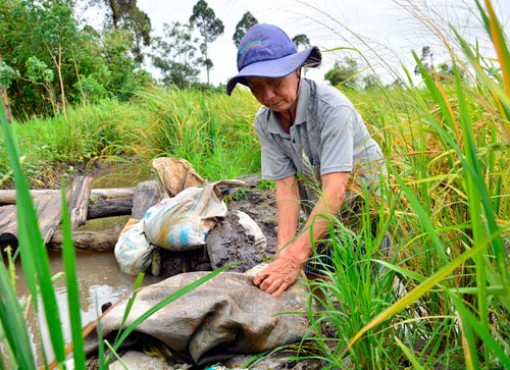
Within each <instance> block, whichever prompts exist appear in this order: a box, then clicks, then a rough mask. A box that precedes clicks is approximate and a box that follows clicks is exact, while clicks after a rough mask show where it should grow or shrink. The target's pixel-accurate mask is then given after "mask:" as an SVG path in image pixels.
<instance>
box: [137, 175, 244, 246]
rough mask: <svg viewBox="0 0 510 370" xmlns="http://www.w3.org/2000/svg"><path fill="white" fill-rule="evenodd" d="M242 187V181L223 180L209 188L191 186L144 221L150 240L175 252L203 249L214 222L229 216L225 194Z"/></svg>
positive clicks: (157, 206) (155, 207)
mask: <svg viewBox="0 0 510 370" xmlns="http://www.w3.org/2000/svg"><path fill="white" fill-rule="evenodd" d="M243 185H244V182H242V181H237V180H223V181H218V182H215V183H211V184H208V185H206V186H192V187H189V188H186V189H184V190H183V191H181V192H180V193H178V194H177V195H176V196H175V197H173V198H170V199H165V200H163V201H162V202H160V203H158V204H156V205H155V206H152V207H151V208H149V209H148V210H147V212H146V213H145V217H144V230H145V235H146V236H147V239H148V240H149V242H151V243H152V244H154V245H156V246H158V247H160V248H164V249H167V250H169V251H173V252H179V251H187V250H193V249H197V248H200V247H202V246H204V245H205V237H206V236H207V232H208V231H209V230H210V229H211V228H212V227H213V226H214V224H215V219H216V218H217V217H225V215H226V214H227V205H226V204H225V202H224V201H223V196H222V192H225V191H226V190H228V189H229V188H231V187H235V186H243Z"/></svg>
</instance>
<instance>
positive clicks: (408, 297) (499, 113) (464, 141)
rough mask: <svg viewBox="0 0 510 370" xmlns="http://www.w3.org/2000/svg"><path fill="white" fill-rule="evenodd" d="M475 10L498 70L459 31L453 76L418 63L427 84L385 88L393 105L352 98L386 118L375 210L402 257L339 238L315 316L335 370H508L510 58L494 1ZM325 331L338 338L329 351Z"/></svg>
mask: <svg viewBox="0 0 510 370" xmlns="http://www.w3.org/2000/svg"><path fill="white" fill-rule="evenodd" d="M476 4H477V6H478V10H479V12H480V18H481V19H482V20H483V22H484V26H485V28H486V30H487V33H488V35H489V37H490V39H491V40H492V41H493V45H494V50H495V51H496V54H497V59H496V60H495V61H494V63H497V65H494V64H493V62H492V61H491V60H489V59H488V58H484V57H483V56H481V55H480V54H479V53H477V49H476V48H475V47H474V46H472V45H469V44H468V43H467V42H466V40H465V39H463V37H462V36H461V35H460V34H459V33H458V32H457V31H456V30H455V29H454V28H453V29H452V30H453V33H454V34H455V35H456V40H455V42H456V43H457V45H458V48H457V49H459V48H460V50H461V51H462V53H460V52H459V53H458V54H452V60H451V62H452V64H453V66H454V68H453V71H454V73H453V75H452V76H451V77H450V79H444V78H440V76H439V74H437V73H436V71H428V70H426V69H425V68H424V67H423V66H422V65H421V63H420V60H419V59H418V58H417V57H416V58H415V60H416V63H417V64H418V65H419V67H420V72H421V74H422V77H423V81H424V85H423V86H422V87H420V86H418V87H411V88H408V89H404V90H399V89H396V90H391V91H388V90H387V91H385V93H384V96H386V97H387V98H388V99H387V100H384V101H383V102H377V101H373V100H371V99H372V98H373V97H374V96H373V95H371V96H367V95H366V94H361V95H359V96H356V95H353V100H354V101H355V105H356V106H358V105H357V104H356V103H357V100H358V99H359V106H361V108H360V110H361V111H362V113H366V115H365V117H366V119H367V121H368V122H369V123H370V122H371V121H372V122H373V121H375V122H377V121H381V120H382V121H383V122H385V124H383V125H382V126H378V128H375V129H373V130H372V131H373V132H375V134H376V136H377V135H379V137H380V138H381V139H382V140H381V141H380V143H382V145H383V150H384V152H385V153H386V154H387V157H388V170H389V173H390V178H389V180H390V184H391V187H390V189H389V191H387V192H385V194H384V198H385V199H386V200H387V205H386V210H385V211H384V212H377V214H378V215H379V216H382V218H383V219H384V220H383V223H384V224H388V225H389V226H390V230H391V232H392V234H393V241H394V245H393V249H394V251H393V254H392V255H391V257H392V258H390V259H389V260H388V259H387V258H386V259H384V258H383V259H381V258H380V256H377V255H372V254H371V253H366V254H361V255H360V253H359V252H357V251H356V250H354V251H353V250H352V247H351V246H352V245H354V244H359V241H355V240H352V238H349V237H346V236H345V235H337V236H336V237H333V243H334V244H335V246H336V248H335V249H336V250H337V251H336V255H335V256H334V257H335V263H336V271H337V273H336V274H332V275H331V276H330V278H331V279H330V281H323V282H319V283H318V284H317V283H316V285H317V286H316V287H315V289H320V290H322V291H323V292H326V293H328V294H326V298H325V300H324V301H323V302H322V304H323V305H324V306H325V307H327V309H326V310H325V311H324V312H322V313H316V314H314V315H313V316H312V317H313V318H314V320H317V321H316V325H315V327H316V330H317V333H319V338H318V339H317V341H318V343H319V346H320V348H322V351H323V355H322V356H323V358H326V359H327V360H328V363H329V367H330V368H347V367H348V365H346V364H347V363H348V362H346V360H349V361H351V364H353V366H354V367H355V368H357V367H360V368H370V369H385V368H402V367H408V366H414V367H416V368H436V367H439V368H449V369H450V368H458V369H465V368H468V369H480V368H487V369H489V368H510V345H509V344H508V337H509V336H510V324H509V320H508V315H509V313H510V286H509V285H508V282H509V269H508V255H509V252H510V223H509V220H508V215H509V214H510V207H509V199H510V186H509V181H508V177H509V175H510V161H509V158H508V155H509V151H510V130H509V120H508V118H509V115H508V113H509V108H510V99H509V98H510V58H509V55H510V54H509V47H508V39H507V38H506V36H505V35H504V34H503V31H502V29H501V25H500V23H499V21H498V19H497V18H496V15H495V13H494V11H493V9H492V7H491V3H490V1H485V3H484V4H483V6H482V4H481V3H479V2H478V1H476ZM443 39H444V38H443ZM444 40H445V39H444ZM449 46H450V47H449V49H450V50H453V49H454V48H453V47H451V45H449ZM393 102H397V103H396V104H393ZM385 104H391V105H392V107H393V108H392V109H388V108H384V107H383V105H385ZM364 108H365V110H363V109H364ZM391 122H394V123H393V124H392V123H391ZM371 208H372V213H373V212H374V211H373V210H374V209H375V210H377V209H378V208H377V205H372V207H371ZM368 211H369V210H367V212H368ZM367 227H369V225H368V224H366V225H365V229H366V228H367ZM381 232H384V229H383V230H381ZM366 250H367V251H370V248H366ZM370 256H372V263H376V264H379V265H380V266H383V267H384V269H385V271H386V272H390V271H393V272H394V273H395V274H396V275H397V276H398V279H399V280H398V281H400V282H401V286H400V290H398V289H397V287H394V288H393V289H389V288H391V287H390V286H388V284H385V283H388V281H387V280H384V279H383V280H380V281H379V283H381V282H382V284H377V281H374V277H373V272H372V271H369V270H368V269H367V268H366V266H367V264H369V261H367V259H368V258H370ZM364 266H365V268H363V267H364ZM402 287H405V288H406V289H405V290H402V289H401V288H402ZM388 289H389V290H388ZM388 292H392V293H391V294H396V293H399V294H398V295H396V296H395V297H393V298H392V297H391V294H390V293H388ZM325 323H329V324H330V325H331V323H333V327H334V328H335V329H336V333H337V338H338V339H337V341H336V342H333V343H329V345H326V344H327V339H325V338H322V337H321V335H320V333H321V330H322V329H323V326H324V325H325Z"/></svg>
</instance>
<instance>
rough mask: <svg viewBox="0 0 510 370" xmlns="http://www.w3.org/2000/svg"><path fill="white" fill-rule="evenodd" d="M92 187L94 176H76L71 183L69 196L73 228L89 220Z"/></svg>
mask: <svg viewBox="0 0 510 370" xmlns="http://www.w3.org/2000/svg"><path fill="white" fill-rule="evenodd" d="M91 188H92V177H90V176H75V177H74V178H73V183H72V185H71V196H70V197H69V213H70V217H71V229H72V230H76V229H77V228H78V227H79V226H81V225H83V224H84V223H85V222H87V214H88V210H89V194H90V189H91Z"/></svg>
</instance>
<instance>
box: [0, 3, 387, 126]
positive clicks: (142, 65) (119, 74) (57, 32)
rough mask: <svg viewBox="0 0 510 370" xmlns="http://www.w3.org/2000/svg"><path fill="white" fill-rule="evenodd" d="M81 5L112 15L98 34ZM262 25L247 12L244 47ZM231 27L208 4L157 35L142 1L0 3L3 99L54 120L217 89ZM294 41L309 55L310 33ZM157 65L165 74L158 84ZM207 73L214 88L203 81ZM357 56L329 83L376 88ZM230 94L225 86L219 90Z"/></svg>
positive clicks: (19, 113)
mask: <svg viewBox="0 0 510 370" xmlns="http://www.w3.org/2000/svg"><path fill="white" fill-rule="evenodd" d="M78 5H80V6H82V7H87V8H93V9H96V10H98V11H99V12H100V13H101V14H104V19H103V22H102V27H100V29H95V28H94V27H92V26H90V25H89V24H87V22H86V20H84V19H80V16H79V14H78V13H79V9H77V7H78ZM257 23H258V20H257V19H256V18H255V17H254V15H253V14H252V13H250V12H249V11H246V12H245V13H244V14H243V16H242V18H241V19H240V20H239V21H238V23H237V24H236V27H235V31H234V33H233V35H232V42H233V43H234V45H235V46H236V47H237V46H239V43H240V41H241V39H242V37H243V36H244V34H245V33H246V31H247V30H248V29H249V28H250V27H252V26H253V25H255V24H257ZM224 32H225V27H224V24H223V21H222V20H221V19H220V18H219V17H218V16H217V15H216V14H215V12H214V10H213V9H212V8H211V7H210V6H209V5H208V3H207V2H206V1H205V0H198V1H197V2H196V3H195V5H194V6H193V10H192V13H191V14H190V17H189V19H188V22H185V23H180V22H172V23H165V24H164V26H163V31H162V34H161V35H156V34H155V33H154V32H153V28H152V24H151V20H150V17H149V16H148V15H147V14H146V13H145V12H144V11H143V10H142V9H140V8H139V7H138V4H137V0H80V1H76V0H2V1H1V2H0V95H1V96H2V102H3V105H4V110H5V111H6V113H7V115H8V118H9V119H11V112H12V113H13V114H14V115H15V116H16V117H17V118H18V119H21V120H23V119H24V118H26V117H30V116H32V115H43V116H52V115H55V114H57V113H62V114H63V116H64V119H66V111H67V109H68V106H70V105H75V104H80V103H95V102H98V101H100V100H101V99H105V98H114V99H118V100H120V101H123V100H128V99H129V98H130V97H131V96H132V95H133V94H134V93H135V92H136V91H137V90H139V89H141V88H144V87H148V86H151V85H154V84H160V85H165V86H177V87H178V88H181V89H184V88H201V89H204V88H211V86H210V71H211V70H212V69H213V67H214V63H213V61H212V60H211V58H210V52H209V51H210V46H211V44H212V43H214V42H215V41H216V40H217V38H218V37H219V36H221V35H223V34H224ZM292 40H293V41H294V43H295V44H296V45H297V46H298V48H299V49H301V50H303V49H305V48H307V47H310V45H311V43H310V40H309V39H308V37H307V35H305V34H298V35H295V36H294V37H293V38H292ZM148 65H152V66H153V67H154V68H155V69H157V70H158V71H159V72H160V77H159V78H158V79H157V80H156V79H155V78H154V77H153V76H152V75H151V74H150V73H149V72H148V70H147V69H148V68H147V66H148ZM201 71H205V74H206V78H207V80H206V82H205V83H201V82H200V81H199V75H200V72H201ZM362 75H363V73H361V72H360V66H359V65H358V63H357V61H356V60H355V59H353V58H345V59H343V60H339V61H337V62H336V63H335V65H334V67H333V68H332V69H331V70H330V71H327V72H326V74H325V79H326V80H328V81H330V83H331V85H333V86H339V87H342V88H345V89H349V88H350V89H372V88H374V87H376V86H377V85H378V79H377V77H376V76H374V75H366V74H365V75H364V76H363V77H362ZM218 88H219V89H222V88H223V87H222V86H220V87H218Z"/></svg>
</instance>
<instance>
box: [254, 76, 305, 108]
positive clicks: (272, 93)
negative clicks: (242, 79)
mask: <svg viewBox="0 0 510 370" xmlns="http://www.w3.org/2000/svg"><path fill="white" fill-rule="evenodd" d="M299 73H300V71H299V70H296V71H294V72H292V73H291V74H289V75H287V76H285V77H280V78H266V77H250V78H247V81H248V86H249V87H250V90H251V93H252V94H253V95H254V96H255V98H257V100H258V101H259V102H260V103H261V104H262V105H264V106H266V107H267V108H269V109H271V110H272V111H275V112H285V111H287V110H289V109H290V110H293V109H294V107H295V106H296V102H297V91H298V85H299Z"/></svg>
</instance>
